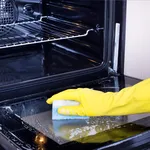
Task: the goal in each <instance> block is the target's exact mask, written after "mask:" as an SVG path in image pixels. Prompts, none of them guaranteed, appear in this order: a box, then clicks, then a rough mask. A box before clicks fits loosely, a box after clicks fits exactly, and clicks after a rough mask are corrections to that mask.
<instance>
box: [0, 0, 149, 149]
mask: <svg viewBox="0 0 150 150" xmlns="http://www.w3.org/2000/svg"><path fill="white" fill-rule="evenodd" d="M125 17H126V1H125V0H120V1H117V0H114V1H111V0H74V1H71V0H0V112H1V113H0V149H2V150H7V149H8V150H10V149H12V150H13V149H14V150H27V149H28V150H34V149H35V150H49V149H55V150H57V149H58V150H63V149H77V148H80V149H89V150H91V149H110V148H111V149H116V148H121V149H126V150H127V149H135V148H136V149H142V148H143V149H144V148H145V149H146V148H147V149H148V148H149V147H150V144H149V143H150V128H149V127H150V117H149V116H150V115H149V114H143V115H130V116H117V117H94V118H90V119H89V120H65V121H54V120H52V107H51V105H47V104H46V100H47V99H48V98H49V97H51V96H52V95H53V94H55V93H57V92H60V91H62V90H65V89H68V88H78V87H88V88H92V89H96V90H100V91H104V92H107V91H113V92H117V91H119V90H121V89H122V88H124V87H128V86H132V85H134V84H136V83H138V82H140V80H138V79H133V78H130V77H126V76H124V74H123V70H124V50H125V48H124V47H125V46H124V45H125V24H126V20H125Z"/></svg>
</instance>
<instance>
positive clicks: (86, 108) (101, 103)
mask: <svg viewBox="0 0 150 150" xmlns="http://www.w3.org/2000/svg"><path fill="white" fill-rule="evenodd" d="M54 100H74V101H78V102H79V103H80V105H78V106H63V107H61V108H59V109H58V113H60V114H62V115H79V116H120V115H129V114H138V113H148V112H150V78H149V79H146V80H144V81H141V82H140V83H138V84H136V85H134V86H132V87H127V88H124V89H122V90H121V91H119V92H114V93H113V92H106V93H104V92H101V91H96V90H91V89H87V88H79V89H69V90H66V91H63V92H60V93H58V94H56V95H54V96H52V97H51V98H50V99H48V100H47V103H48V104H52V102H53V101H54Z"/></svg>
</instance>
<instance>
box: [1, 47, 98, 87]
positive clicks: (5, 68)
mask: <svg viewBox="0 0 150 150" xmlns="http://www.w3.org/2000/svg"><path fill="white" fill-rule="evenodd" d="M49 51H50V55H47V56H46V57H45V56H44V55H45V54H44V52H42V51H33V52H32V51H31V52H26V53H25V52H24V53H17V54H12V55H9V56H3V57H1V58H0V86H1V85H6V84H12V83H16V82H22V81H27V80H31V79H36V78H40V77H44V76H49V75H54V74H59V73H65V72H69V71H75V70H79V69H84V68H89V67H93V66H97V65H99V63H98V62H92V61H91V60H90V59H88V58H86V57H85V56H82V55H80V54H74V53H71V52H67V54H66V52H65V51H63V50H59V49H58V48H57V49H55V48H54V49H52V50H49Z"/></svg>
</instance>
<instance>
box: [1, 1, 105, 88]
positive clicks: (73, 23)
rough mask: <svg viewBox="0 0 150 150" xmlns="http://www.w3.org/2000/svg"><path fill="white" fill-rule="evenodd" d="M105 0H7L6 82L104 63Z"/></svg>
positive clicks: (3, 57)
mask: <svg viewBox="0 0 150 150" xmlns="http://www.w3.org/2000/svg"><path fill="white" fill-rule="evenodd" d="M104 11H105V8H104V1H102V0H99V1H97V0H94V1H93V0H87V1H80V0H76V1H71V0H67V1H64V0H43V1H41V0H31V1H28V0H1V1H0V16H1V18H0V86H4V85H9V84H14V83H18V82H22V81H27V80H32V79H36V78H42V77H47V76H53V75H58V74H61V73H67V72H71V71H78V70H82V69H89V68H93V67H97V66H100V65H101V64H102V62H103V61H104V59H103V58H104V46H103V45H104V44H103V43H104Z"/></svg>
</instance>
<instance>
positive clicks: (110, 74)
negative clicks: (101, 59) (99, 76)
mask: <svg viewBox="0 0 150 150" xmlns="http://www.w3.org/2000/svg"><path fill="white" fill-rule="evenodd" d="M108 75H109V76H119V74H118V73H117V72H116V71H115V70H114V69H112V68H111V67H108Z"/></svg>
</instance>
